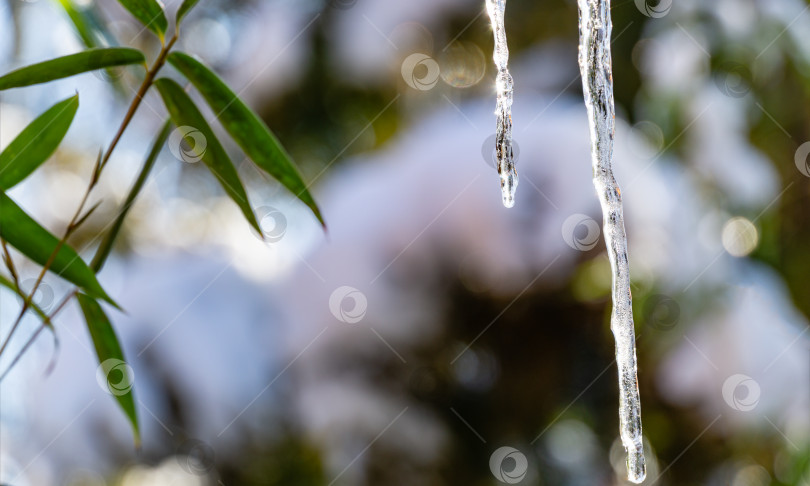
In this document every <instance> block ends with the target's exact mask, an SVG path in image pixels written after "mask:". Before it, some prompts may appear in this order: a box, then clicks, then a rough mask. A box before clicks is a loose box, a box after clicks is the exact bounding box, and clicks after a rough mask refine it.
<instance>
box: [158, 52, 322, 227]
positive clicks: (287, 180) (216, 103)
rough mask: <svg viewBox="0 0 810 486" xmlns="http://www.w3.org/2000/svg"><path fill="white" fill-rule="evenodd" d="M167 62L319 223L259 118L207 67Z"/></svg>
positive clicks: (186, 59)
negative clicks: (307, 208) (197, 91)
mask: <svg viewBox="0 0 810 486" xmlns="http://www.w3.org/2000/svg"><path fill="white" fill-rule="evenodd" d="M168 59H169V62H170V63H171V64H172V65H173V66H174V67H176V68H177V69H178V70H179V71H180V72H181V73H183V75H184V76H185V77H186V78H187V79H188V80H189V81H191V83H192V84H193V85H194V86H195V87H196V88H197V89H198V90H199V91H200V93H201V94H202V95H203V98H205V101H206V102H207V103H208V105H209V106H211V109H212V110H214V113H215V114H216V115H217V117H218V118H219V120H220V121H221V122H222V125H223V126H224V127H225V129H226V130H227V131H228V133H229V134H230V135H231V137H233V139H234V140H235V141H236V143H238V144H239V146H240V147H242V150H244V151H245V153H246V154H247V155H248V157H250V158H251V159H252V160H253V161H254V162H255V163H256V165H258V166H259V167H260V168H261V169H262V170H264V171H266V172H267V173H268V174H270V175H271V176H273V177H274V178H276V179H277V180H278V181H279V182H281V183H282V184H283V185H284V187H286V188H287V189H289V190H290V191H291V192H292V193H293V194H295V195H296V196H297V197H298V198H299V199H301V201H303V202H304V204H306V205H307V206H309V208H310V209H311V210H312V212H313V213H314V214H315V216H316V217H317V218H318V221H320V222H321V224H324V221H323V217H322V216H321V212H320V210H319V209H318V205H317V204H316V203H315V200H314V199H313V198H312V195H311V194H310V193H309V190H308V189H307V186H306V184H305V183H304V181H303V180H302V179H301V176H300V175H299V174H298V171H297V170H296V169H295V166H294V165H293V163H292V160H291V158H290V156H289V155H288V154H287V151H286V150H284V147H282V146H281V143H279V141H278V139H276V137H275V136H274V135H273V133H272V132H271V131H270V129H269V128H268V127H267V125H265V123H264V122H263V121H262V119H261V118H259V116H258V115H256V113H254V112H253V110H251V109H250V108H248V106H247V105H246V104H245V103H244V102H243V101H242V100H240V99H239V97H238V96H236V94H235V93H234V92H233V91H231V89H230V88H228V86H227V85H226V84H225V83H224V82H222V80H221V79H220V78H219V77H218V76H217V75H216V74H215V73H214V72H213V71H211V70H210V69H209V68H207V67H206V66H204V65H203V64H202V63H200V62H199V61H197V60H196V59H194V58H192V57H191V56H189V55H188V54H184V53H180V52H173V53H171V54H169V58H168Z"/></svg>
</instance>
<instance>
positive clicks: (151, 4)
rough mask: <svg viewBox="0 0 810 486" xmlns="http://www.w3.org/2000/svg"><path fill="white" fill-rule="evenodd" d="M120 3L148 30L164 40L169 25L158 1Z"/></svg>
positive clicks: (126, 0)
mask: <svg viewBox="0 0 810 486" xmlns="http://www.w3.org/2000/svg"><path fill="white" fill-rule="evenodd" d="M118 3H120V4H121V5H123V6H124V8H125V9H127V10H129V13H131V14H132V15H133V16H134V17H135V18H136V19H138V20H140V21H141V23H142V24H143V25H144V26H145V27H146V28H147V29H149V30H151V31H152V32H154V33H155V34H157V35H158V37H160V38H161V39H163V37H164V34H165V33H166V28H167V27H168V26H169V23H168V22H167V21H166V14H165V13H164V12H163V7H161V6H160V3H158V2H157V0H118Z"/></svg>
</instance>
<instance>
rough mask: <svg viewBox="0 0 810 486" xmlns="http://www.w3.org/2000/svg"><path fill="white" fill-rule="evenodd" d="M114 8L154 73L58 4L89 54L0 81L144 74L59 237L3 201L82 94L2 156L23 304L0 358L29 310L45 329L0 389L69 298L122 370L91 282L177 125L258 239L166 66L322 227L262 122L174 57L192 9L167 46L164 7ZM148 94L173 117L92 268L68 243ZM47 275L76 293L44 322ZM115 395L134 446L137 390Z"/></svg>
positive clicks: (8, 233)
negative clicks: (153, 46)
mask: <svg viewBox="0 0 810 486" xmlns="http://www.w3.org/2000/svg"><path fill="white" fill-rule="evenodd" d="M118 1H119V3H120V4H121V5H122V6H123V7H124V8H125V9H126V10H128V11H129V12H130V13H131V14H132V15H133V16H134V17H135V18H136V19H137V20H138V21H140V22H141V23H142V24H143V25H144V26H145V27H146V28H147V29H149V30H150V31H152V32H153V33H154V34H155V35H156V36H157V37H158V38H159V39H160V43H161V50H160V53H159V54H158V55H157V57H156V59H155V60H154V61H153V62H152V63H151V66H150V65H149V64H147V61H146V56H145V54H144V53H143V52H141V51H140V50H137V49H133V48H129V47H100V45H102V44H101V43H100V42H99V38H100V37H102V38H103V37H107V39H106V40H107V41H109V38H108V37H109V34H107V33H106V32H104V30H103V29H102V28H100V27H101V22H100V21H99V20H98V18H97V17H94V16H93V15H91V14H92V12H90V11H87V10H84V9H82V8H79V7H77V6H76V5H74V4H73V2H72V1H71V0H58V2H59V4H60V5H61V6H62V7H63V8H64V10H65V12H66V13H67V14H68V16H69V17H70V19H71V21H72V23H73V25H74V26H75V28H76V31H77V33H78V35H79V37H80V38H81V40H82V42H83V43H84V45H85V46H86V47H87V48H88V49H87V50H85V51H83V52H79V53H77V54H72V55H69V56H64V57H60V58H57V59H52V60H48V61H44V62H40V63H38V64H33V65H30V66H26V67H23V68H20V69H17V70H15V71H12V72H9V73H7V74H5V75H3V76H2V77H0V91H2V90H8V89H12V88H20V87H24V86H30V85H35V84H40V83H46V82H49V81H53V80H56V79H61V78H65V77H68V76H73V75H75V74H80V73H84V72H88V71H93V70H109V69H112V68H118V67H120V66H139V67H141V68H142V69H143V71H142V76H143V78H142V83H141V85H140V88H139V89H138V91H137V93H136V95H135V97H134V98H133V100H132V102H131V104H130V106H129V109H128V111H127V112H126V114H125V115H124V117H123V121H122V122H121V125H120V127H119V129H118V132H117V133H116V135H115V137H114V138H113V140H112V142H111V143H110V145H109V147H108V148H107V149H106V150H102V151H100V152H99V155H98V158H97V159H96V162H95V165H94V167H93V170H92V173H91V175H90V177H89V182H88V186H87V190H86V193H85V194H84V197H83V199H82V202H81V203H80V205H79V208H78V209H77V210H76V212H75V214H74V216H73V218H72V219H71V220H70V223H69V224H68V225H67V228H66V230H65V232H64V234H63V235H61V237H57V236H55V235H53V234H52V233H50V232H49V231H48V230H46V229H45V228H44V227H43V226H42V225H40V224H39V223H38V222H37V221H35V220H34V219H33V218H32V217H31V216H29V215H28V214H27V213H26V212H25V210H24V209H23V208H21V207H20V206H19V205H18V204H17V203H16V202H14V200H12V198H10V197H9V196H8V195H7V192H8V191H9V190H10V189H11V188H12V187H14V186H15V185H16V184H18V183H20V182H21V181H23V180H24V179H25V178H26V177H27V176H28V175H30V174H31V173H32V172H34V171H35V170H36V169H37V168H38V167H39V166H40V165H42V164H43V163H44V162H46V161H47V160H48V159H49V158H50V157H51V156H52V155H53V153H54V152H55V151H56V149H57V147H58V145H59V144H60V143H61V141H62V139H63V138H64V137H65V134H66V133H67V131H68V129H69V128H70V125H71V123H72V121H73V118H74V116H75V115H76V112H77V110H78V108H79V97H78V94H76V95H74V96H71V97H70V98H68V99H65V100H62V101H59V102H57V103H56V104H54V105H53V106H52V107H50V108H49V109H47V110H46V111H45V112H43V113H42V114H41V115H39V116H38V117H36V119H34V121H32V122H31V123H30V124H29V125H28V126H26V127H25V129H23V130H22V132H20V134H19V135H18V136H17V137H16V138H15V139H14V140H13V141H12V142H11V143H10V144H9V145H8V146H7V147H6V148H5V150H3V151H2V153H0V243H2V250H3V259H4V262H5V264H6V268H7V270H8V271H9V274H10V278H6V277H4V276H2V275H0V285H2V286H4V287H7V288H8V289H11V290H12V291H14V292H15V293H17V294H18V295H19V296H20V297H21V298H22V308H21V311H20V313H19V315H18V317H17V319H16V321H15V322H14V323H13V324H12V326H11V328H10V331H9V332H8V334H7V335H6V336H5V337H4V339H3V340H2V344H0V356H1V355H2V354H3V352H4V351H6V347H7V345H8V343H9V341H10V340H11V338H12V335H13V334H14V331H15V330H16V329H17V327H18V326H19V324H20V321H21V320H22V318H23V317H24V315H25V314H26V312H27V311H32V312H33V313H34V314H36V315H37V316H38V317H39V319H40V320H41V321H42V325H41V326H40V327H39V328H38V330H37V331H36V333H35V334H34V335H33V336H32V337H31V338H30V339H29V340H28V341H27V342H26V344H25V345H24V346H23V347H22V350H21V351H20V352H19V354H17V356H16V357H15V358H14V360H12V361H11V364H10V365H9V367H8V369H7V370H6V371H5V372H4V373H3V374H2V375H0V380H2V378H3V377H5V375H6V373H7V372H8V371H9V370H10V369H11V368H12V367H13V366H14V364H15V363H16V362H17V360H18V359H19V358H20V356H22V354H23V353H24V352H25V350H26V349H27V348H28V346H29V345H30V344H31V342H33V340H34V339H35V338H36V336H37V335H38V334H39V332H40V331H42V330H43V329H46V328H48V329H51V330H52V331H53V325H52V320H53V318H54V317H55V315H56V314H57V313H58V312H59V311H60V310H61V309H62V308H63V307H64V306H65V304H67V303H68V302H69V301H71V299H73V298H75V299H76V300H77V301H78V304H79V306H80V308H81V310H82V312H83V314H84V317H85V321H86V323H87V328H88V331H89V333H90V336H91V338H92V341H93V344H94V346H95V349H96V353H97V355H98V360H99V363H104V362H105V361H107V360H110V359H114V360H120V361H121V362H126V360H125V359H124V355H123V352H122V350H121V345H120V344H119V341H118V338H117V336H116V333H115V331H114V329H113V326H112V324H111V322H110V319H109V318H108V316H107V314H106V313H105V311H104V310H103V309H102V307H101V305H100V302H101V301H104V302H106V303H107V304H109V305H111V306H113V307H116V308H119V309H120V307H119V306H118V304H117V303H116V302H115V301H114V300H113V298H112V297H111V296H110V295H109V294H108V293H107V292H106V291H105V290H104V288H102V286H101V284H100V283H99V281H98V279H97V277H96V275H97V273H98V272H99V271H101V269H102V267H103V266H104V263H105V261H106V259H107V257H108V256H109V255H110V251H111V249H112V247H113V243H114V242H115V239H116V237H117V236H118V234H119V232H120V230H121V227H122V225H123V222H124V219H125V218H126V216H127V212H128V211H129V208H130V207H131V206H132V204H133V202H134V201H135V199H136V198H137V196H138V194H139V192H140V190H141V189H142V188H143V186H144V183H145V182H146V180H147V178H148V176H149V173H150V171H151V170H152V167H153V166H154V164H155V161H156V159H157V157H158V154H159V153H160V151H161V149H162V147H163V145H164V144H165V143H166V141H167V139H168V138H169V135H170V133H171V131H172V128H173V126H177V127H185V126H189V127H193V128H194V129H196V130H198V131H199V132H200V133H201V134H202V135H203V136H204V137H205V139H206V143H207V147H206V150H205V151H204V152H203V153H202V159H201V160H202V162H203V163H204V164H205V166H206V167H207V168H208V169H209V170H210V171H211V173H212V174H213V175H214V176H215V177H216V179H217V180H218V181H219V182H220V184H221V185H222V188H223V189H224V191H225V192H226V193H227V194H228V196H229V197H230V198H231V199H232V200H233V201H234V203H236V204H237V205H238V207H239V208H240V210H241V211H242V213H243V214H244V216H245V218H246V219H247V221H248V222H249V223H250V225H251V226H252V227H253V228H254V229H256V231H257V232H258V233H259V234H261V233H262V230H261V227H260V226H259V222H258V221H257V219H256V216H255V214H254V212H253V210H252V207H251V205H250V203H249V201H248V195H247V193H246V191H245V188H244V186H243V184H242V182H241V180H240V179H239V175H238V173H237V170H236V167H235V166H234V164H233V162H232V161H231V159H230V158H229V157H228V154H227V152H226V151H225V149H224V148H223V146H222V144H221V143H220V142H219V140H217V137H216V136H215V134H214V132H213V130H212V128H211V126H210V125H209V123H208V122H207V121H206V120H205V117H204V116H203V115H202V113H201V112H200V110H199V108H198V107H197V106H196V104H195V103H194V101H193V100H192V99H191V97H190V96H189V95H188V94H187V92H186V90H185V89H184V87H182V86H181V85H179V84H178V83H177V82H175V81H173V80H171V79H169V78H161V77H158V74H159V72H160V71H161V69H162V68H163V67H164V65H165V64H166V63H167V62H168V64H169V65H171V66H172V67H173V68H175V69H176V70H177V71H178V72H179V73H180V74H182V75H183V76H184V77H185V78H186V79H187V80H188V81H189V83H190V84H191V85H192V86H193V87H194V88H195V89H196V90H197V91H198V92H199V94H200V95H201V96H202V98H203V99H204V100H205V102H206V103H207V104H208V105H209V107H210V108H211V109H212V111H213V112H214V113H215V115H216V119H217V120H218V121H219V123H221V124H222V126H223V127H224V129H225V131H227V133H228V134H229V135H230V136H231V138H233V140H234V141H235V142H236V143H237V145H239V147H241V149H242V150H243V151H244V153H245V154H246V155H247V156H248V157H249V158H250V159H251V160H253V162H254V163H255V164H256V165H257V166H258V167H259V168H260V169H262V170H264V171H265V172H267V173H268V174H270V175H271V176H273V177H274V178H276V179H277V180H278V181H279V182H281V183H282V184H283V185H284V186H285V187H286V188H287V189H289V190H290V191H291V192H292V193H293V194H295V195H296V196H297V197H298V198H299V199H300V200H301V201H302V202H304V203H305V204H306V205H307V206H308V207H309V208H310V209H311V210H312V212H313V213H314V215H315V216H316V217H317V218H318V220H319V221H320V222H321V224H323V219H322V217H321V214H320V211H319V209H318V206H317V205H316V204H315V201H314V200H313V198H312V196H311V195H310V193H309V191H308V189H307V185H306V184H305V183H304V181H303V180H302V179H301V176H300V175H299V173H298V172H297V170H296V169H295V166H294V165H293V163H292V161H291V159H290V157H289V155H288V154H287V152H286V151H285V150H284V148H283V147H282V146H281V144H280V143H279V141H278V140H277V139H276V137H275V136H274V135H273V134H272V133H271V131H270V130H269V129H268V128H267V126H266V125H265V124H264V122H263V121H262V120H261V119H260V118H259V117H258V116H257V115H256V114H255V113H254V112H253V111H252V110H251V109H250V108H249V107H248V106H247V105H246V104H245V103H244V102H243V101H242V100H240V99H239V97H238V96H237V95H236V94H235V93H234V92H233V91H232V90H231V89H230V88H229V87H228V86H227V85H226V84H225V83H224V82H223V81H222V80H221V79H220V78H219V77H218V76H217V75H216V74H215V73H214V72H213V71H212V70H211V69H210V68H208V67H207V66H205V65H204V64H203V63H202V62H200V61H198V60H197V59H195V58H193V57H192V56H189V55H188V54H185V53H182V52H178V51H173V46H174V44H175V42H176V41H177V39H178V36H179V33H180V24H181V22H182V20H183V18H184V17H185V16H186V14H187V13H188V12H189V11H190V10H191V9H192V8H193V7H194V6H195V5H196V4H197V2H198V0H184V1H183V3H182V4H181V5H180V7H179V9H178V10H177V12H176V15H175V18H176V20H175V23H174V32H173V34H172V36H171V37H169V38H167V30H168V28H169V22H168V21H167V17H166V13H165V12H164V9H163V7H162V6H161V4H160V3H158V2H157V0H118ZM111 82H118V81H116V80H113V81H111ZM153 86H154V87H155V88H156V89H157V91H158V93H159V94H160V97H161V98H162V100H163V102H164V104H165V106H166V109H167V111H168V113H169V116H168V119H167V120H166V122H165V123H164V124H163V125H162V127H161V128H160V129H159V131H158V133H157V135H156V136H155V139H154V141H153V143H152V146H151V149H150V150H149V153H148V155H147V157H146V159H145V161H144V163H143V166H142V168H141V169H140V172H139V174H138V176H137V178H136V180H135V181H134V182H133V184H132V187H131V189H130V191H129V194H128V195H127V197H126V199H125V201H124V203H123V205H122V206H121V208H120V209H119V211H118V213H117V216H116V217H115V219H114V220H113V221H112V222H110V224H109V225H108V229H106V233H105V234H103V236H102V239H101V243H100V244H99V246H98V247H97V249H96V253H95V255H94V257H93V259H92V260H91V262H90V263H89V264H88V263H86V262H85V261H84V260H83V259H82V258H81V256H79V254H78V253H77V252H76V250H74V249H73V248H72V247H71V246H70V244H69V243H68V238H69V237H70V236H71V234H73V232H75V231H76V230H77V229H78V228H79V227H80V226H81V225H82V223H84V221H86V220H87V218H88V216H89V215H90V214H91V213H92V212H93V210H95V209H96V207H97V205H96V206H93V207H90V208H89V209H87V208H86V207H85V206H86V204H87V201H88V198H89V195H90V193H91V192H92V190H93V188H94V187H95V186H96V183H97V182H98V180H99V178H100V176H101V174H102V172H103V170H104V168H105V167H106V165H107V163H108V161H109V160H110V156H111V155H112V152H113V150H114V149H115V147H116V145H117V143H118V141H119V140H120V138H121V136H122V135H123V133H124V131H125V130H126V128H127V126H128V124H129V122H130V121H131V119H132V117H133V116H134V114H135V112H136V111H137V109H138V106H139V105H140V102H141V100H142V99H143V97H144V96H145V95H146V93H147V92H148V90H149V89H150V88H151V87H153ZM9 246H11V247H14V248H16V249H17V250H18V251H19V252H20V253H21V254H23V255H25V256H26V257H27V258H28V259H30V260H31V261H33V262H35V263H37V264H38V265H39V266H41V272H40V274H39V276H38V278H37V279H36V282H35V284H34V286H33V288H31V289H27V290H24V289H23V288H22V287H21V284H20V278H19V274H18V272H17V269H16V266H15V264H14V261H13V259H12V256H11V253H10V252H9V249H8V247H9ZM47 272H51V273H52V274H55V275H57V276H58V277H61V278H62V279H65V280H66V281H68V282H69V283H70V284H72V285H74V286H75V289H74V290H73V291H72V292H70V293H69V294H68V295H66V296H65V297H64V299H63V300H62V301H61V302H60V303H59V305H57V306H56V308H55V310H54V311H52V312H51V313H46V312H45V311H44V310H43V309H41V308H40V307H39V306H37V304H36V303H35V302H34V295H35V293H36V291H37V289H38V287H39V286H40V285H41V284H42V280H43V278H44V276H45V275H46V273H47ZM108 380H109V378H108ZM111 391H112V390H111ZM112 395H113V396H114V397H115V398H116V399H117V401H118V403H119V405H120V407H121V408H122V410H123V411H124V413H125V414H126V416H127V418H128V419H129V421H130V423H131V425H132V429H133V433H134V436H135V440H136V442H138V441H139V440H140V433H139V426H138V418H137V413H136V409H135V400H134V396H133V391H132V390H131V389H129V390H128V391H127V392H126V393H112Z"/></svg>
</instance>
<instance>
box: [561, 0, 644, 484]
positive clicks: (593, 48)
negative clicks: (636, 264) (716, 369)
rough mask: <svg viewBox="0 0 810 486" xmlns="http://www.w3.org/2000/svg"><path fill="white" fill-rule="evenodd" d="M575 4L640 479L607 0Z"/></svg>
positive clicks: (633, 475) (623, 393) (622, 401)
mask: <svg viewBox="0 0 810 486" xmlns="http://www.w3.org/2000/svg"><path fill="white" fill-rule="evenodd" d="M577 1H578V4H579V36H580V41H579V68H580V72H581V74H582V87H583V92H584V95H585V106H586V107H587V110H588V119H589V124H590V133H591V158H592V162H593V175H594V179H593V182H594V186H596V191H597V193H598V195H599V202H600V203H601V205H602V214H603V218H604V232H605V244H606V246H607V250H608V257H609V259H610V267H611V269H612V271H613V311H612V313H611V316H610V328H611V330H612V331H613V336H614V338H615V339H616V364H617V366H618V368H619V420H620V427H621V439H622V444H623V445H624V447H625V449H626V450H627V476H628V477H627V479H629V480H630V481H632V482H634V483H640V482H642V481H644V477H645V476H646V465H645V461H644V449H643V445H642V438H641V437H642V436H641V402H640V400H639V393H638V379H637V377H636V348H635V331H634V329H633V305H632V297H631V295H630V268H629V264H628V259H627V235H626V234H625V230H624V216H623V214H622V197H621V191H620V190H619V186H618V185H617V184H616V179H615V178H614V177H613V169H612V164H613V137H614V129H615V118H614V115H615V110H614V105H613V74H612V70H611V57H610V56H611V54H610V33H611V27H612V26H611V20H610V0H577Z"/></svg>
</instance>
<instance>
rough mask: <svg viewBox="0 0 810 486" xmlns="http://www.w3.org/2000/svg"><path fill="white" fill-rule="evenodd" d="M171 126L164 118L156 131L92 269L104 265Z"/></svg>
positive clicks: (99, 268) (98, 269) (98, 268)
mask: <svg viewBox="0 0 810 486" xmlns="http://www.w3.org/2000/svg"><path fill="white" fill-rule="evenodd" d="M171 127H172V124H171V121H170V120H166V123H164V124H163V128H162V129H161V130H160V132H159V133H158V136H157V138H155V141H154V142H153V143H152V150H150V151H149V155H147V157H146V160H145V161H144V163H143V167H141V172H140V174H138V178H137V179H136V180H135V184H133V185H132V188H131V189H130V190H129V194H128V195H127V199H126V200H125V201H124V206H123V207H122V208H121V211H120V212H119V213H118V216H117V217H116V218H115V221H113V225H112V227H111V228H110V231H109V232H108V233H107V234H106V235H105V236H104V239H103V240H102V241H101V245H99V247H98V250H96V256H95V257H93V261H92V262H91V263H90V268H92V269H93V270H94V271H96V272H99V271H101V268H102V267H103V266H104V262H105V261H107V257H108V256H109V255H110V251H111V250H112V247H113V243H115V239H116V238H117V237H118V233H119V232H120V231H121V227H122V226H123V225H124V219H125V218H126V217H127V214H128V213H129V210H130V208H131V207H132V204H133V203H134V202H135V198H137V197H138V194H140V192H141V189H143V185H144V184H145V183H146V179H147V178H148V177H149V173H150V172H151V171H152V167H154V166H155V161H156V160H157V157H158V155H159V154H160V150H161V149H162V148H163V144H164V143H166V139H167V138H169V133H170V132H171Z"/></svg>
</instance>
